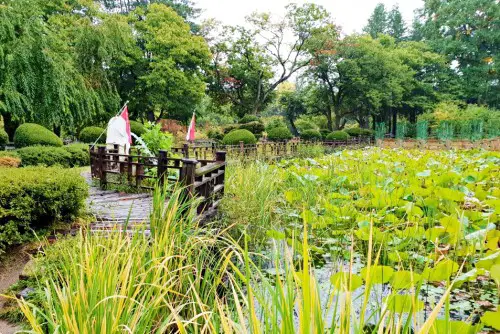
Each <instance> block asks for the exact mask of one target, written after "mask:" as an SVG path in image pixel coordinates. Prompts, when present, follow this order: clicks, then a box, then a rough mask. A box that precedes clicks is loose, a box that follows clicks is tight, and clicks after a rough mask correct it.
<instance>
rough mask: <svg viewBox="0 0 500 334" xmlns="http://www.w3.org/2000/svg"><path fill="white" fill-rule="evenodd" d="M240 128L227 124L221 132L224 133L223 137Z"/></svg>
mask: <svg viewBox="0 0 500 334" xmlns="http://www.w3.org/2000/svg"><path fill="white" fill-rule="evenodd" d="M239 128H240V126H239V125H238V124H229V125H227V126H225V127H224V128H223V129H222V131H223V132H224V134H225V135H227V134H228V133H229V132H231V131H233V130H238V129H239Z"/></svg>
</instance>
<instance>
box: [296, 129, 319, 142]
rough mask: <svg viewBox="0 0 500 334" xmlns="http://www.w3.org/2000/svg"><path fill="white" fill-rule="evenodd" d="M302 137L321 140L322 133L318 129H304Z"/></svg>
mask: <svg viewBox="0 0 500 334" xmlns="http://www.w3.org/2000/svg"><path fill="white" fill-rule="evenodd" d="M300 138H302V139H304V140H321V133H320V132H319V131H318V130H312V129H311V130H304V131H302V133H301V134H300Z"/></svg>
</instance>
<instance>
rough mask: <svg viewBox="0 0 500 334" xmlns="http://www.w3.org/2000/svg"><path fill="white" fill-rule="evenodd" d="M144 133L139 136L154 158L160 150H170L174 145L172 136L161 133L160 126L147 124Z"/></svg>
mask: <svg viewBox="0 0 500 334" xmlns="http://www.w3.org/2000/svg"><path fill="white" fill-rule="evenodd" d="M145 127H146V132H145V133H144V134H143V135H142V136H141V138H142V140H143V141H144V143H145V144H146V146H147V147H148V149H149V150H150V151H151V153H153V154H154V155H155V156H158V154H159V153H160V150H166V151H168V150H170V149H171V148H172V145H173V144H174V136H172V134H171V133H168V132H163V131H162V130H161V125H160V124H153V123H148V124H146V125H145Z"/></svg>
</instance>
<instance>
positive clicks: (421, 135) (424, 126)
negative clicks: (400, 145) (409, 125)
mask: <svg viewBox="0 0 500 334" xmlns="http://www.w3.org/2000/svg"><path fill="white" fill-rule="evenodd" d="M428 136H429V122H427V121H425V120H419V121H418V122H417V139H420V140H427V137H428Z"/></svg>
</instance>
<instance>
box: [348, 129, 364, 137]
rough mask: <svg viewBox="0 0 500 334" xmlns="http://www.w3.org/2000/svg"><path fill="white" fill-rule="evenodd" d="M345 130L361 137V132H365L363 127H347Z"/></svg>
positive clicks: (351, 134)
mask: <svg viewBox="0 0 500 334" xmlns="http://www.w3.org/2000/svg"><path fill="white" fill-rule="evenodd" d="M344 131H345V132H347V133H348V134H349V136H351V137H360V136H361V133H362V132H363V129H361V128H350V129H345V130H344Z"/></svg>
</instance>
